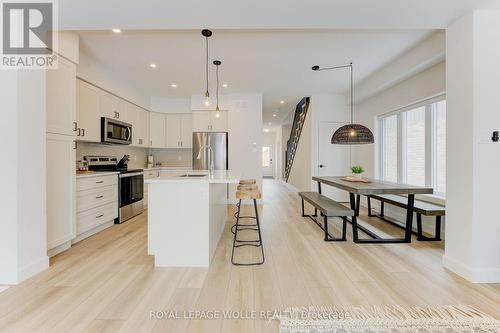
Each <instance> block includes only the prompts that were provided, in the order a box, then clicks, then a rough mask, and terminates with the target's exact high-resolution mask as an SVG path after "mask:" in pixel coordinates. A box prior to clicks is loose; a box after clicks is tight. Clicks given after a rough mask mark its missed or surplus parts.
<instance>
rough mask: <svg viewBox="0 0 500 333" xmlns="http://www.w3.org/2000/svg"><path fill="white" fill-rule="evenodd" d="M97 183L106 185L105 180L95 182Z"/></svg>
mask: <svg viewBox="0 0 500 333" xmlns="http://www.w3.org/2000/svg"><path fill="white" fill-rule="evenodd" d="M95 183H96V184H102V183H104V180H100V181H98V182H95Z"/></svg>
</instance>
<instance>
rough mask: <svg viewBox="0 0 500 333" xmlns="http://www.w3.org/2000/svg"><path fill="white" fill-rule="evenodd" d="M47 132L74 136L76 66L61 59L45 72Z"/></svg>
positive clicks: (75, 128) (75, 130)
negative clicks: (55, 65)
mask: <svg viewBox="0 0 500 333" xmlns="http://www.w3.org/2000/svg"><path fill="white" fill-rule="evenodd" d="M46 96H47V132H48V133H54V134H63V135H70V136H74V135H76V132H77V123H76V107H75V105H76V104H75V103H76V102H75V99H76V65H75V64H74V63H72V62H70V61H68V60H66V59H65V58H63V57H60V58H59V66H58V68H57V69H50V70H48V71H47V93H46Z"/></svg>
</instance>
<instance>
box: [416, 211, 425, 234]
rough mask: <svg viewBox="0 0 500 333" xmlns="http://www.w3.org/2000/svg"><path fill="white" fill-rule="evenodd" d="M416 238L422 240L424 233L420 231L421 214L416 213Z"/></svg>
mask: <svg viewBox="0 0 500 333" xmlns="http://www.w3.org/2000/svg"><path fill="white" fill-rule="evenodd" d="M417 240H419V241H421V240H424V233H423V231H422V214H418V213H417Z"/></svg>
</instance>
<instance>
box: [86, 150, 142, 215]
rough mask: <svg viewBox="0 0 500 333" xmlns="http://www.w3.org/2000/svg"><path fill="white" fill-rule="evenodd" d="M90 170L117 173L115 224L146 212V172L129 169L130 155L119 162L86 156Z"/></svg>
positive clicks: (115, 159)
mask: <svg viewBox="0 0 500 333" xmlns="http://www.w3.org/2000/svg"><path fill="white" fill-rule="evenodd" d="M83 159H84V160H85V161H87V163H88V167H89V170H92V171H95V172H105V171H116V172H119V173H120V174H119V175H118V177H119V179H118V180H119V181H118V200H119V201H118V203H119V207H120V208H119V214H118V219H117V220H116V221H115V223H122V222H125V221H127V220H129V219H131V218H132V217H134V216H137V215H139V214H140V213H142V212H143V211H144V203H143V197H144V172H143V170H142V169H131V170H130V169H128V161H129V155H124V156H123V158H122V159H121V160H120V161H118V159H117V158H116V156H84V157H83Z"/></svg>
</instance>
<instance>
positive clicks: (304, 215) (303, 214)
mask: <svg viewBox="0 0 500 333" xmlns="http://www.w3.org/2000/svg"><path fill="white" fill-rule="evenodd" d="M302 217H306V212H305V211H304V198H302Z"/></svg>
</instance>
